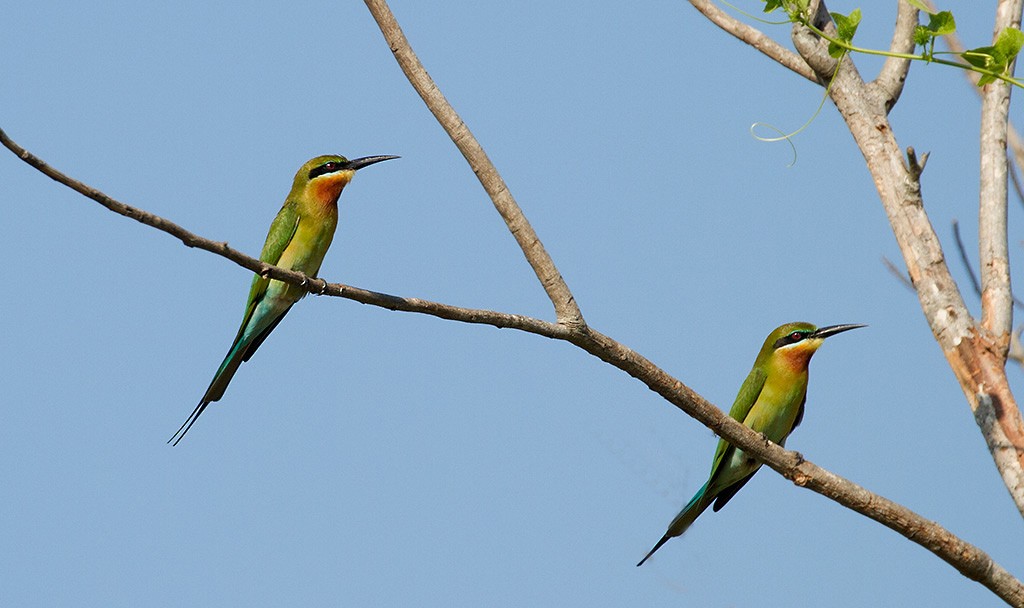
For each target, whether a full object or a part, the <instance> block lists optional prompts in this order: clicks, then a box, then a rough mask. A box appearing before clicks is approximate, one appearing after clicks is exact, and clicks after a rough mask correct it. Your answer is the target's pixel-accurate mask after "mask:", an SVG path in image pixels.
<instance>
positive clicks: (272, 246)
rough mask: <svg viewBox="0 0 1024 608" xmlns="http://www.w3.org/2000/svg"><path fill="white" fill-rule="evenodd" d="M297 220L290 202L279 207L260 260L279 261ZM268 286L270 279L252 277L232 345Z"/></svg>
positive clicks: (243, 330) (295, 229)
mask: <svg viewBox="0 0 1024 608" xmlns="http://www.w3.org/2000/svg"><path fill="white" fill-rule="evenodd" d="M299 219H300V218H299V212H298V210H297V209H296V208H295V204H294V203H292V202H291V201H286V202H285V204H284V206H283V207H281V211H279V212H278V213H277V217H275V218H274V221H273V223H271V224H270V232H268V233H267V241H266V242H265V243H263V251H262V252H260V260H262V261H264V262H266V263H268V264H274V265H277V262H278V260H280V259H281V254H283V253H284V250H285V249H286V248H287V247H288V244H289V243H291V242H292V238H293V237H294V236H295V232H296V231H297V230H298V229H299ZM268 285H270V279H265V278H263V277H261V276H259V275H256V276H254V277H253V279H252V287H250V288H249V299H248V300H246V302H245V316H244V317H243V318H242V325H241V327H239V328H238V335H237V336H235V341H234V344H238V341H239V340H241V339H242V334H244V333H245V330H246V328H247V327H248V326H249V320H250V319H252V314H253V313H254V312H255V311H256V307H257V306H258V305H259V303H260V301H261V300H262V299H263V296H264V295H265V294H266V293H267V286H268ZM282 316H283V315H282ZM253 350H255V349H253ZM250 356H251V353H250Z"/></svg>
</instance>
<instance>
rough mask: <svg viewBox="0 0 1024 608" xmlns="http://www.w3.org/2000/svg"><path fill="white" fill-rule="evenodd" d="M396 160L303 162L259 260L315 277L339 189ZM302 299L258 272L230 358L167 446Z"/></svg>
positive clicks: (368, 158)
mask: <svg viewBox="0 0 1024 608" xmlns="http://www.w3.org/2000/svg"><path fill="white" fill-rule="evenodd" d="M394 158H398V157H397V156H389V155H382V156H365V157H363V158H356V159H353V160H349V159H347V158H345V157H344V156H338V155H333V154H332V155H324V156H317V157H316V158H312V159H310V160H309V161H307V162H306V163H305V164H304V165H302V167H300V168H299V170H298V172H297V173H296V174H295V180H294V181H293V182H292V189H291V191H290V192H289V193H288V197H287V198H285V201H284V205H283V206H282V207H281V210H280V211H279V212H278V213H277V217H275V218H274V221H273V222H272V223H271V224H270V231H269V232H268V234H267V240H266V242H265V243H264V244H263V251H262V253H260V260H261V261H263V262H266V263H268V264H273V265H274V266H279V267H281V268H287V269H290V270H296V271H299V272H302V273H304V274H306V275H307V276H309V277H311V278H312V277H316V274H317V272H319V271H320V264H321V263H322V262H323V260H324V255H325V254H326V253H327V249H328V247H330V246H331V240H332V239H333V238H334V229H335V228H336V227H337V225H338V197H339V196H341V191H342V190H343V189H344V188H345V186H346V185H348V183H349V182H350V181H351V180H352V178H353V176H355V174H356V171H358V170H359V169H362V168H363V167H368V166H370V165H372V164H375V163H379V162H381V161H385V160H391V159H394ZM304 295H306V290H305V289H303V288H302V287H298V286H295V285H291V284H289V283H284V282H282V281H277V280H274V279H269V278H266V277H262V276H260V275H259V274H257V275H256V276H254V277H253V279H252V286H251V287H250V288H249V299H248V300H246V303H245V315H244V316H243V317H242V324H241V326H240V327H239V328H238V334H237V335H236V336H235V340H234V342H232V343H231V348H230V349H228V354H227V355H226V356H225V357H224V361H223V362H221V364H220V367H219V368H217V373H216V374H214V376H213V380H212V381H211V382H210V386H209V387H208V388H207V389H206V393H204V394H203V398H202V399H201V400H200V401H199V405H197V406H196V408H195V409H194V410H193V411H192V414H191V415H189V417H188V419H186V420H185V422H184V423H183V424H182V425H181V427H180V428H179V429H178V430H177V432H175V433H174V435H172V436H171V438H170V439H168V440H167V443H171V444H173V445H178V443H179V442H180V441H181V440H182V439H183V438H184V437H185V434H186V433H188V431H189V429H191V428H192V425H193V424H195V422H196V420H198V419H199V416H200V415H201V414H202V413H203V411H204V410H206V407H207V406H208V405H210V404H211V403H213V402H214V401H218V400H220V398H221V397H223V396H224V391H225V389H227V387H228V383H230V382H231V378H232V377H233V376H234V375H235V372H236V371H238V367H239V366H240V365H241V364H242V363H243V362H245V361H248V360H249V358H250V357H252V355H253V353H255V352H256V349H258V348H259V347H260V345H261V344H263V341H264V340H266V339H267V336H268V335H269V334H270V332H272V331H274V328H275V327H277V325H278V324H279V323H280V322H281V319H283V318H284V316H285V315H286V314H287V313H288V311H289V310H291V307H292V305H293V304H295V303H296V302H298V301H299V300H300V299H301V298H302V297H303V296H304Z"/></svg>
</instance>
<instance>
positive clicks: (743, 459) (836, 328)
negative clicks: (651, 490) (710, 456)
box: [637, 323, 864, 566]
mask: <svg viewBox="0 0 1024 608" xmlns="http://www.w3.org/2000/svg"><path fill="white" fill-rule="evenodd" d="M858 327H864V325H850V324H847V325H830V326H828V327H822V328H820V329H819V328H817V327H815V326H814V325H811V324H810V323H787V324H785V325H781V326H779V327H777V328H775V331H773V332H772V333H770V334H768V337H767V338H766V339H765V341H764V345H763V346H761V351H760V352H758V353H757V359H755V360H754V368H753V369H751V370H750V374H748V375H747V379H746V380H744V381H743V386H741V387H740V392H739V394H738V395H736V401H734V402H733V404H732V409H730V410H729V416H731V417H733V418H734V419H736V420H738V421H740V422H742V423H743V424H745V425H747V426H748V427H750V428H752V429H753V430H755V431H757V432H759V433H763V434H764V435H765V436H766V437H768V439H770V440H772V441H773V442H775V443H777V444H779V445H786V438H787V437H789V434H790V433H792V432H793V429H795V428H796V427H797V425H799V424H800V421H801V420H802V419H803V417H804V401H805V400H806V399H807V366H808V364H810V362H811V356H812V355H813V354H814V352H815V351H817V350H818V347H820V346H821V345H822V343H824V341H825V338H827V337H829V336H834V335H836V334H838V333H841V332H844V331H848V330H851V329H857V328H858ZM759 468H761V462H760V461H758V460H755V459H754V458H751V457H750V456H748V455H746V454H744V453H743V450H740V449H737V448H735V447H733V446H732V445H731V444H729V442H728V441H726V440H725V439H719V440H718V447H717V448H716V449H715V458H714V460H712V462H711V475H709V476H708V480H707V482H706V483H705V484H704V486H703V487H702V488H701V489H700V490H698V491H697V493H696V494H695V495H694V496H693V498H691V499H690V502H688V503H686V506H685V507H683V510H682V511H680V512H679V515H676V517H675V519H673V520H672V523H671V524H669V526H668V531H667V532H665V535H664V536H662V537H661V540H659V541H658V543H657V544H656V545H654V548H653V549H651V550H650V551H649V552H648V553H647V555H645V556H644V558H643V559H642V560H640V563H638V564H637V566H642V565H643V563H644V562H645V561H647V559H648V558H649V557H651V556H652V555H654V552H655V551H657V550H658V549H660V548H661V546H662V545H664V544H665V543H666V542H668V539H670V538H672V537H675V536H679V535H680V534H682V533H683V532H686V530H687V528H689V527H690V525H691V524H693V522H694V520H696V519H697V517H698V516H699V515H700V514H701V513H703V512H704V510H705V509H707V508H708V507H709V506H711V504H712V503H714V505H715V506H714V510H715V511H719V510H720V509H721V508H722V507H724V506H725V503H727V502H729V499H731V498H732V497H733V496H735V495H736V492H739V490H740V488H742V487H743V484H745V483H747V482H748V481H750V478H751V477H753V476H754V473H756V472H757V470H758V469H759Z"/></svg>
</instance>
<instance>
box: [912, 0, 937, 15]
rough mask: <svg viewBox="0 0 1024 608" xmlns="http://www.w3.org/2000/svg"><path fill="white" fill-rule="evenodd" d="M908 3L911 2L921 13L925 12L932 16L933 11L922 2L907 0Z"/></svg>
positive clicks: (919, 0)
mask: <svg viewBox="0 0 1024 608" xmlns="http://www.w3.org/2000/svg"><path fill="white" fill-rule="evenodd" d="M907 2H909V3H910V5H911V6H913V7H915V8H917V9H919V10H921V11H924V12H926V13H928V14H929V15H931V14H932V9H930V8H928V6H927V5H926V4H925V3H924V2H922V1H921V0H907Z"/></svg>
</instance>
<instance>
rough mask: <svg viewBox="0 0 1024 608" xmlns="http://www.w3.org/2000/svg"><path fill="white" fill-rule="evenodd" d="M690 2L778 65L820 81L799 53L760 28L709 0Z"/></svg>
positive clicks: (817, 81)
mask: <svg viewBox="0 0 1024 608" xmlns="http://www.w3.org/2000/svg"><path fill="white" fill-rule="evenodd" d="M690 4H692V5H693V8H695V9H697V10H698V11H700V12H701V13H702V14H703V15H704V16H705V17H707V18H708V19H709V20H710V21H711V22H712V23H714V24H715V25H717V26H718V27H720V28H722V29H723V30H725V31H726V32H727V33H729V34H732V35H733V36H735V37H736V38H738V39H740V40H742V41H743V42H746V43H747V44H749V45H750V46H752V47H754V48H755V49H757V50H759V51H761V52H762V53H764V54H765V55H767V56H768V57H769V58H770V59H773V60H775V61H776V62H778V64H779V65H781V66H783V67H787V68H789V69H791V70H793V71H794V72H796V73H797V74H799V75H800V76H803V77H804V78H806V79H807V80H810V81H811V82H816V83H819V84H820V83H821V82H822V81H821V80H819V79H818V77H817V75H815V73H814V70H812V69H811V68H810V66H808V65H807V63H806V62H805V61H804V60H803V59H801V58H800V56H799V55H797V54H796V53H794V52H793V51H791V50H789V49H787V48H786V47H784V46H782V45H781V44H779V43H778V42H775V40H773V39H772V38H770V37H768V36H766V35H765V34H764V33H763V32H762V31H761V30H759V29H757V28H754V27H751V26H749V25H747V24H746V23H743V22H742V21H740V20H738V19H736V18H735V17H733V16H731V15H729V14H728V13H726V12H725V11H723V10H722V9H720V8H718V6H716V5H715V3H714V2H712V1H711V0H690Z"/></svg>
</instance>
